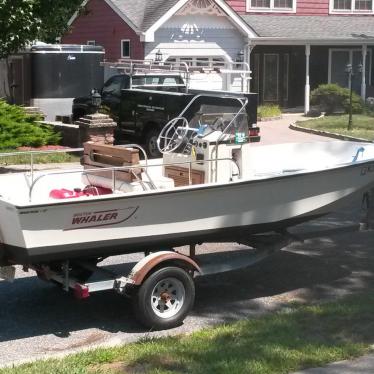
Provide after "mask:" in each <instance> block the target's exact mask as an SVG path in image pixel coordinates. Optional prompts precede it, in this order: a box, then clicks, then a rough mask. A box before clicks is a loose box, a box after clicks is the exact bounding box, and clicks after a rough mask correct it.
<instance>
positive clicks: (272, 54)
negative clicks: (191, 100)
mask: <svg viewBox="0 0 374 374" xmlns="http://www.w3.org/2000/svg"><path fill="white" fill-rule="evenodd" d="M266 56H277V79H276V81H277V98H276V99H274V100H265V88H266V86H265V79H266V64H265V59H266ZM263 70H264V73H263V77H264V79H263V84H262V100H263V102H264V103H265V102H267V103H269V102H270V103H271V102H277V101H279V53H264V65H263Z"/></svg>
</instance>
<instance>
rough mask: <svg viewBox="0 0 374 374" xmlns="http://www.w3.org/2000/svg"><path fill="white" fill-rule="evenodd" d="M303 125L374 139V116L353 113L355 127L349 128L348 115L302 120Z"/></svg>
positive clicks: (300, 124)
mask: <svg viewBox="0 0 374 374" xmlns="http://www.w3.org/2000/svg"><path fill="white" fill-rule="evenodd" d="M298 125H299V126H301V127H306V128H310V129H314V130H321V131H328V132H332V133H335V134H340V135H348V136H353V137H355V138H362V139H366V140H369V141H372V140H374V117H370V116H366V115H359V114H354V115H353V128H352V130H350V131H349V130H348V129H347V127H348V115H336V116H326V117H323V118H319V119H314V120H309V121H302V122H299V123H298Z"/></svg>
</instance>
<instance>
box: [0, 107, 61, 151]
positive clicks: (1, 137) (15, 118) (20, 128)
mask: <svg viewBox="0 0 374 374" xmlns="http://www.w3.org/2000/svg"><path fill="white" fill-rule="evenodd" d="M39 119H40V118H39V117H38V116H37V115H28V114H26V113H25V112H24V110H23V109H22V108H21V107H18V106H15V105H9V104H7V103H6V102H5V101H3V100H0V149H14V148H18V147H21V146H29V147H39V146H42V145H48V144H58V143H59V141H60V140H61V136H60V134H58V133H56V132H55V131H54V130H53V128H52V127H50V126H47V125H41V124H38V123H36V121H37V120H39Z"/></svg>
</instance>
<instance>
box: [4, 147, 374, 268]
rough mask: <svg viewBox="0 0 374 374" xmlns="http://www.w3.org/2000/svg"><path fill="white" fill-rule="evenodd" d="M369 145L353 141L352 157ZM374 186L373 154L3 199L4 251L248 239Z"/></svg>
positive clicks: (71, 252) (52, 255) (30, 258)
mask: <svg viewBox="0 0 374 374" xmlns="http://www.w3.org/2000/svg"><path fill="white" fill-rule="evenodd" d="M326 144H328V143H324V147H325V148H326ZM333 144H335V145H336V147H338V148H339V149H342V147H343V145H342V144H343V142H331V143H330V145H329V147H331V148H332V150H334V147H333ZM285 146H286V145H284V146H283V147H285ZM271 147H272V146H268V147H254V148H253V152H252V153H249V156H248V157H252V158H255V157H256V155H255V154H256V152H257V153H258V151H257V150H260V148H261V152H264V150H267V151H269V152H270V151H271ZM336 147H335V148H336ZM362 147H363V146H362V145H361V144H360V143H357V144H355V143H353V144H352V143H350V144H349V143H345V148H349V152H348V153H349V154H350V155H351V156H352V157H350V159H352V158H353V157H354V156H355V152H356V151H355V150H357V149H360V148H362ZM273 148H274V146H273ZM306 148H307V147H306V146H305V145H304V150H305V152H306V153H307V149H306ZM371 148H373V145H371V144H366V145H365V152H366V153H367V154H370V153H373V152H374V151H372V150H371ZM274 149H277V148H276V147H275V148H274ZM278 150H279V151H280V150H281V149H280V148H278ZM261 152H260V155H261ZM257 157H260V156H259V155H257ZM347 159H348V160H349V158H347ZM265 169H266V168H265ZM3 178H4V177H3ZM46 179H47V178H46ZM373 183H374V159H373V158H369V159H368V160H365V159H363V160H355V162H349V163H344V164H341V165H335V166H333V167H326V168H325V169H323V170H320V169H317V170H316V169H314V170H313V169H310V168H309V169H305V170H303V169H295V168H293V169H292V170H291V169H285V170H283V171H279V169H277V168H274V170H273V171H272V172H271V171H270V170H269V168H268V171H267V172H264V173H262V174H256V173H255V172H253V171H252V175H251V176H250V177H248V178H247V179H238V180H236V181H232V182H230V183H225V184H220V183H209V184H200V185H192V186H184V187H178V188H173V189H166V190H156V191H152V190H150V191H144V192H143V191H142V192H139V193H134V192H132V193H129V194H122V195H104V196H96V197H85V198H78V199H66V200H58V201H48V202H44V203H27V204H24V205H22V204H12V203H10V202H9V201H7V200H6V199H3V200H1V201H0V216H1V226H0V227H1V236H2V242H3V245H2V250H1V251H2V252H1V256H2V258H3V259H4V258H5V259H7V260H10V261H11V262H14V263H22V264H25V263H36V262H40V261H52V260H64V259H69V258H88V257H107V256H110V255H114V254H123V253H131V252H140V251H150V250H157V249H163V248H171V247H173V246H179V245H186V244H197V243H202V242H206V241H240V240H245V238H246V237H247V236H248V235H250V234H253V233H261V232H267V231H271V230H278V229H282V228H287V227H289V226H293V225H295V224H298V223H300V222H303V221H307V220H310V219H313V218H315V217H318V216H320V215H323V214H327V213H329V212H331V211H332V210H334V209H336V207H337V206H338V205H339V204H341V203H343V202H344V200H346V199H347V198H348V197H350V196H351V195H352V194H354V193H360V192H363V191H365V190H367V189H369V188H370V187H371V186H372V185H373Z"/></svg>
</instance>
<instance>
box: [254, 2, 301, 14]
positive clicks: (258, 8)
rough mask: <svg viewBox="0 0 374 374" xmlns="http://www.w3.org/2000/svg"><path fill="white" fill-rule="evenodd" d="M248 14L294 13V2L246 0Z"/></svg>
mask: <svg viewBox="0 0 374 374" xmlns="http://www.w3.org/2000/svg"><path fill="white" fill-rule="evenodd" d="M247 11H249V12H251V11H252V12H253V11H255V12H287V13H290V12H293V13H294V12H296V0H247Z"/></svg>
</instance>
